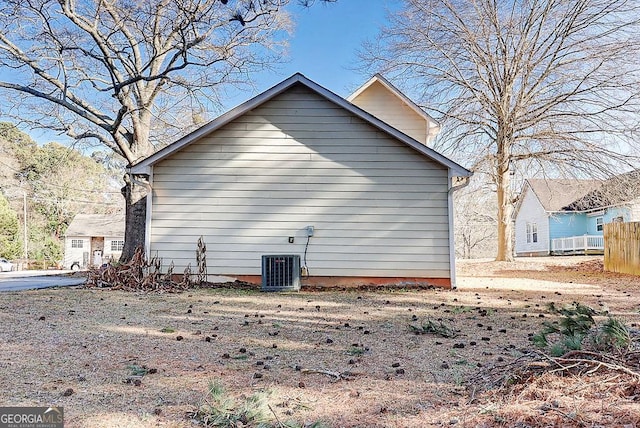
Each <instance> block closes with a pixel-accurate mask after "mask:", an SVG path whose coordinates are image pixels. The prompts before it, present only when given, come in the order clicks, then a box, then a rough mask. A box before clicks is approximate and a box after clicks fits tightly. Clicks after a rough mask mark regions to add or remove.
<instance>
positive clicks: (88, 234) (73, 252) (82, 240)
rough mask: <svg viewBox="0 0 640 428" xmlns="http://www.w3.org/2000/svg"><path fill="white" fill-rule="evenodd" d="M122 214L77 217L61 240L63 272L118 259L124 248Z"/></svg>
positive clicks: (82, 215) (81, 215)
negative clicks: (62, 243) (62, 242)
mask: <svg viewBox="0 0 640 428" xmlns="http://www.w3.org/2000/svg"><path fill="white" fill-rule="evenodd" d="M124 225H125V220H124V214H121V213H118V214H77V215H76V216H75V217H74V218H73V220H72V221H71V224H69V227H68V228H67V233H66V234H65V239H64V262H63V266H64V268H65V269H85V268H87V267H89V266H100V265H102V264H103V263H106V262H108V261H110V260H117V259H119V258H120V254H121V253H122V248H123V246H124Z"/></svg>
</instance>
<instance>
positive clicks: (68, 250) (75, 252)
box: [62, 236, 91, 269]
mask: <svg viewBox="0 0 640 428" xmlns="http://www.w3.org/2000/svg"><path fill="white" fill-rule="evenodd" d="M72 240H80V241H82V248H72V247H71V241H72ZM90 252H91V238H87V237H84V236H67V237H65V239H64V261H63V262H62V265H63V266H64V267H65V268H66V269H70V268H71V265H72V264H73V263H75V262H78V263H79V265H80V266H82V267H84V260H85V256H84V253H87V256H86V259H87V260H88V257H89V254H90Z"/></svg>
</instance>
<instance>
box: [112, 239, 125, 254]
mask: <svg viewBox="0 0 640 428" xmlns="http://www.w3.org/2000/svg"><path fill="white" fill-rule="evenodd" d="M123 248H124V241H111V251H112V252H121V251H122V249H123Z"/></svg>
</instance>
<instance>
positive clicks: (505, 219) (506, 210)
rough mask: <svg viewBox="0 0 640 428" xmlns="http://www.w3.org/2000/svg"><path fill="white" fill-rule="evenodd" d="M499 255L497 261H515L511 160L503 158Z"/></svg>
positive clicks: (499, 184)
mask: <svg viewBox="0 0 640 428" xmlns="http://www.w3.org/2000/svg"><path fill="white" fill-rule="evenodd" d="M505 157H506V156H505ZM496 184H497V193H498V255H497V256H496V261H506V262H512V261H513V245H512V240H511V239H512V236H513V223H512V221H511V217H512V213H513V205H512V204H511V192H510V188H511V186H510V184H511V171H509V161H508V157H507V160H506V161H505V160H502V161H500V162H499V164H498V176H497V183H496Z"/></svg>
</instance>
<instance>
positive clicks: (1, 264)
mask: <svg viewBox="0 0 640 428" xmlns="http://www.w3.org/2000/svg"><path fill="white" fill-rule="evenodd" d="M12 270H13V263H11V262H10V261H9V260H7V259H0V272H11V271H12Z"/></svg>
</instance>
